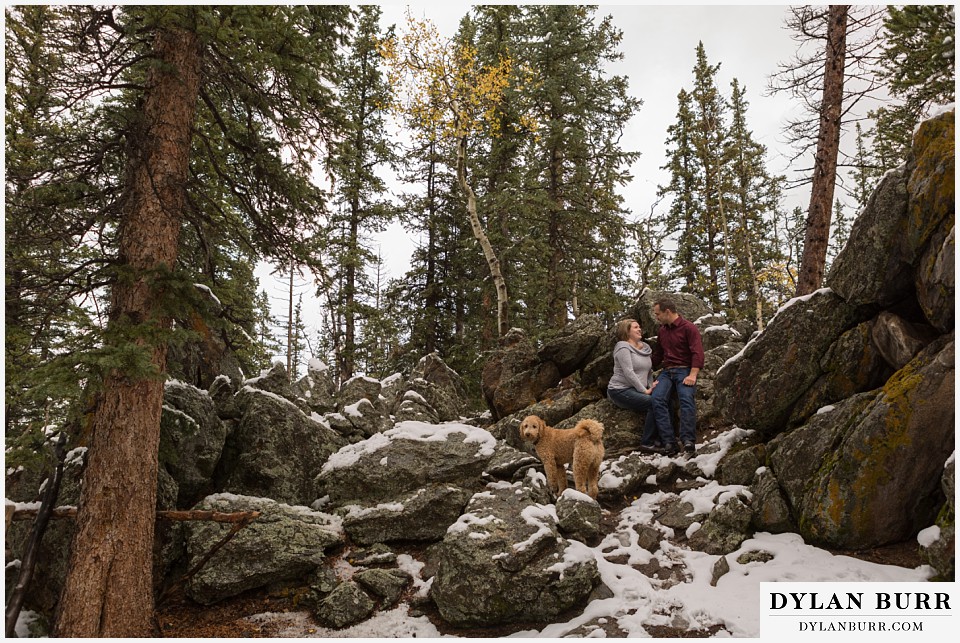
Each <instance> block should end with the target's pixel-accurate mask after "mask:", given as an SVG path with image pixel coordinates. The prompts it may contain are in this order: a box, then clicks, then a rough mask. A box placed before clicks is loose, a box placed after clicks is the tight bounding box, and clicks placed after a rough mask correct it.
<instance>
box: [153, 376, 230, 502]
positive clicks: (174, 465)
mask: <svg viewBox="0 0 960 643" xmlns="http://www.w3.org/2000/svg"><path fill="white" fill-rule="evenodd" d="M226 439H227V426H226V425H225V424H224V423H223V422H222V421H221V420H220V418H219V417H217V408H216V404H214V401H213V398H212V397H210V395H209V394H208V393H207V391H204V390H202V389H198V388H195V387H193V386H191V385H189V384H185V383H184V382H180V381H178V380H168V381H167V382H166V385H165V386H164V391H163V410H162V413H161V416H160V465H161V466H162V467H164V468H165V469H166V470H167V472H168V473H169V474H170V475H171V476H172V477H173V479H174V480H175V481H176V483H177V485H178V488H179V492H178V498H177V501H176V504H177V506H178V507H181V508H182V507H189V506H191V505H193V504H194V503H195V502H196V501H197V500H199V499H200V497H202V496H203V495H205V494H206V493H208V492H209V491H210V485H211V484H212V480H213V475H214V471H215V470H216V467H217V463H218V462H220V454H221V453H222V452H223V445H224V443H225V442H226Z"/></svg>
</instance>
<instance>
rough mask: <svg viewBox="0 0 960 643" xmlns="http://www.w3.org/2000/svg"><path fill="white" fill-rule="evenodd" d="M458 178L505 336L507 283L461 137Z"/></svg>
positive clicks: (501, 330) (500, 331) (464, 142)
mask: <svg viewBox="0 0 960 643" xmlns="http://www.w3.org/2000/svg"><path fill="white" fill-rule="evenodd" d="M457 180H458V182H459V183H460V189H461V190H463V193H464V194H466V195H467V212H468V214H469V215H470V227H471V229H472V230H473V236H474V238H476V240H477V242H479V243H480V248H481V249H482V250H483V257H484V258H485V259H486V260H487V267H488V268H489V269H490V277H491V278H492V279H493V287H494V288H495V289H496V291H497V332H498V334H499V335H498V336H499V337H503V336H504V335H506V334H507V331H508V330H510V326H509V323H510V322H509V320H508V318H507V305H508V303H509V302H508V299H507V283H506V281H505V280H504V278H503V273H502V272H500V260H499V259H497V254H496V252H494V250H493V245H492V244H491V243H490V239H489V238H488V237H487V234H486V232H484V231H483V225H481V223H480V216H479V215H478V214H477V196H476V194H474V192H473V188H471V187H470V183H469V182H467V141H466V139H465V138H461V139H460V141H459V144H458V145H457Z"/></svg>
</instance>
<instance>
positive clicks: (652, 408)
mask: <svg viewBox="0 0 960 643" xmlns="http://www.w3.org/2000/svg"><path fill="white" fill-rule="evenodd" d="M653 316H654V317H655V318H656V320H657V321H658V322H659V323H660V330H659V334H658V336H657V339H658V342H657V347H656V348H651V347H650V345H649V344H647V343H646V342H644V341H643V329H642V328H641V327H640V323H639V322H638V321H637V320H635V319H624V320H621V321H620V322H618V323H617V326H616V336H617V340H618V341H617V344H616V346H614V348H613V377H612V378H611V379H610V383H609V385H608V386H607V397H609V398H610V401H612V402H613V403H614V404H616V405H617V406H619V407H620V408H622V409H629V410H632V411H642V412H645V413H646V415H647V417H646V422H645V423H644V427H643V436H642V437H641V439H640V450H641V451H644V452H647V453H663V454H666V455H675V454H677V453H679V451H680V449H679V447H678V445H677V439H676V437H675V435H674V430H673V422H672V421H671V417H670V395H671V393H672V392H673V391H676V392H677V397H678V399H679V401H680V442H681V443H682V445H683V450H684V451H686V452H687V453H690V454H694V453H696V441H697V407H696V401H695V399H694V396H695V394H696V391H697V386H696V385H697V375H698V374H699V373H700V369H701V368H703V342H702V341H701V338H700V331H699V330H697V327H696V326H694V325H693V324H692V323H691V322H689V321H688V320H686V319H684V318H683V317H681V316H680V314H679V313H678V312H677V306H676V304H675V303H674V302H673V301H672V300H670V299H660V300H658V301H657V302H656V303H655V304H654V305H653ZM661 365H662V367H663V370H662V371H661V372H660V375H659V376H658V377H657V379H655V380H654V379H653V378H652V371H653V369H654V368H658V367H660V366H661Z"/></svg>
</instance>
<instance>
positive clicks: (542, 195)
mask: <svg viewBox="0 0 960 643" xmlns="http://www.w3.org/2000/svg"><path fill="white" fill-rule="evenodd" d="M595 11H596V9H595V8H593V7H587V6H573V5H567V6H563V5H550V6H531V7H528V8H526V10H525V12H524V16H523V25H522V30H523V33H524V36H525V37H524V38H523V43H524V44H523V46H521V47H519V48H518V55H519V56H520V58H521V59H522V60H523V61H524V63H525V64H526V66H527V67H528V68H530V69H533V70H536V83H535V84H533V86H532V87H531V88H530V90H529V92H527V94H528V98H529V100H530V101H531V103H532V106H533V109H534V110H536V113H537V120H538V122H539V123H540V126H539V128H538V132H537V136H536V138H535V139H534V141H533V144H532V146H531V147H530V149H529V156H528V159H527V162H526V166H527V174H528V179H527V184H528V185H531V186H532V187H533V190H534V192H533V193H532V198H531V199H530V200H529V201H528V203H527V204H526V207H525V209H524V211H525V212H529V213H531V215H534V216H537V218H536V219H534V225H535V226H536V231H537V233H536V234H534V235H533V236H534V238H538V239H539V240H540V245H541V246H543V250H544V252H543V253H542V254H540V253H537V254H535V255H532V256H538V257H539V258H540V261H541V264H542V270H543V271H545V275H544V277H545V281H540V282H539V284H538V286H539V287H538V288H537V291H538V296H540V297H545V299H546V302H545V303H546V310H545V315H544V317H543V318H542V319H541V321H540V324H541V325H544V324H545V325H546V326H547V327H548V328H549V327H553V328H560V327H562V326H563V325H565V324H566V323H567V319H568V311H569V310H570V309H572V308H576V309H578V312H591V313H596V312H600V311H604V310H610V309H611V308H617V307H619V306H618V304H621V305H622V303H623V302H622V301H621V300H620V299H619V296H618V292H617V291H618V290H619V292H623V290H624V289H625V288H626V287H627V280H626V279H625V278H624V277H625V276H626V273H627V269H626V264H625V262H624V259H625V257H626V254H625V253H624V252H623V250H624V248H625V247H626V245H627V239H628V227H627V224H626V217H625V212H624V208H623V203H622V199H621V197H619V196H618V194H617V189H618V188H619V187H620V186H622V185H623V184H625V183H626V182H627V181H628V180H629V178H630V176H629V174H628V170H627V167H628V166H629V164H630V162H631V161H632V160H633V159H635V158H636V156H637V153H636V152H631V151H628V150H624V149H623V147H622V146H621V144H620V138H621V136H622V133H623V130H624V128H625V127H626V124H627V122H628V120H629V119H630V118H631V117H632V116H633V114H634V113H636V111H637V109H638V108H639V101H637V100H636V99H634V98H632V97H630V96H629V95H628V94H627V81H626V78H624V77H618V76H613V77H610V76H607V75H606V74H605V73H604V71H603V65H604V64H605V63H606V62H608V61H614V60H618V59H620V58H621V57H622V53H621V52H620V51H619V50H618V46H619V43H620V40H621V38H622V33H621V32H620V31H619V30H617V29H616V28H615V27H614V26H613V24H612V22H611V19H610V17H609V16H608V17H605V18H603V19H602V20H599V21H596V20H595V18H594V13H595ZM534 213H538V214H534ZM527 256H531V255H529V254H528V255H527ZM535 283H537V282H536V281H532V282H531V285H533V284H535ZM531 293H532V290H531Z"/></svg>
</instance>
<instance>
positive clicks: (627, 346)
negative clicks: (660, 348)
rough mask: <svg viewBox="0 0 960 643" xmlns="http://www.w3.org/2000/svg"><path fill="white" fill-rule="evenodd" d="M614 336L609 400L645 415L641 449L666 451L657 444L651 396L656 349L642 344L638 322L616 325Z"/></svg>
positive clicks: (654, 382)
mask: <svg viewBox="0 0 960 643" xmlns="http://www.w3.org/2000/svg"><path fill="white" fill-rule="evenodd" d="M614 333H615V335H616V337H617V340H618V341H617V344H616V346H614V347H613V377H612V378H610V383H609V384H608V385H607V397H609V398H610V401H611V402H613V403H614V404H616V405H617V406H619V407H620V408H621V409H629V410H631V411H640V412H643V413H646V420H645V421H644V424H643V435H642V436H641V438H640V450H641V451H646V452H650V453H660V452H663V451H665V450H663V449H660V448H659V445H658V444H657V435H658V433H657V424H656V420H655V419H654V414H653V401H652V398H651V397H650V395H651V394H652V393H653V389H654V388H655V387H656V385H657V382H656V380H653V381H651V376H650V371H651V370H652V367H653V363H652V361H651V356H652V355H653V349H652V348H650V345H649V344H647V343H646V342H644V341H643V330H642V329H641V328H640V324H639V322H637V320H636V319H623V320H621V321H619V322H617V326H616V329H615V331H614ZM673 448H674V449H676V446H674V447H673Z"/></svg>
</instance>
